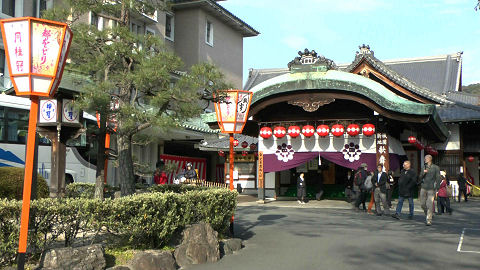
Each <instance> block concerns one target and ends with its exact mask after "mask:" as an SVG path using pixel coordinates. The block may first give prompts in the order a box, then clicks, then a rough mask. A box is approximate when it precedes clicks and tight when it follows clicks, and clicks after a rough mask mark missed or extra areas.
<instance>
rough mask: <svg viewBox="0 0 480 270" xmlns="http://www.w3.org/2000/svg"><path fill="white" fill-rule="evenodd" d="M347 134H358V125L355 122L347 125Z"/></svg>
mask: <svg viewBox="0 0 480 270" xmlns="http://www.w3.org/2000/svg"><path fill="white" fill-rule="evenodd" d="M347 134H348V135H350V136H357V135H358V134H360V127H359V126H358V125H357V124H350V125H348V126H347Z"/></svg>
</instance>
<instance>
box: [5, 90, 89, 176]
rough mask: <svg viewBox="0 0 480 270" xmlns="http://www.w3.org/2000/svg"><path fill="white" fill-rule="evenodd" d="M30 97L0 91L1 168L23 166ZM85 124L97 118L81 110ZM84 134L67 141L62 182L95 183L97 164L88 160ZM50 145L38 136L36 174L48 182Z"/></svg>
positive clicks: (87, 147)
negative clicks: (0, 92) (63, 180)
mask: <svg viewBox="0 0 480 270" xmlns="http://www.w3.org/2000/svg"><path fill="white" fill-rule="evenodd" d="M29 113H30V99H28V98H22V97H16V96H9V95H4V94H0V167H5V166H8V167H24V166H25V143H26V139H27V130H28V117H29ZM83 119H84V123H83V124H84V125H86V123H87V121H88V122H89V123H95V121H96V118H95V117H94V116H92V115H90V114H88V113H85V112H84V113H83ZM86 137H87V136H86V134H82V135H80V136H79V137H78V138H77V139H75V140H70V141H69V142H67V155H66V170H65V181H66V182H67V183H72V182H89V183H95V173H96V166H95V165H94V164H95V163H94V161H92V160H88V159H89V158H88V155H87V153H88V149H89V147H90V145H89V144H88V143H87V138H86ZM50 168H51V146H50V141H49V140H47V139H46V138H40V140H39V147H38V173H39V175H42V176H43V177H44V178H45V179H46V180H47V183H48V184H50Z"/></svg>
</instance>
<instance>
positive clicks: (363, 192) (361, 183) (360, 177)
mask: <svg viewBox="0 0 480 270" xmlns="http://www.w3.org/2000/svg"><path fill="white" fill-rule="evenodd" d="M366 170H367V164H366V163H362V165H361V166H360V167H359V168H358V171H357V173H355V177H354V180H353V181H354V182H355V185H357V186H358V188H359V189H360V192H359V194H358V195H357V198H356V200H355V205H354V206H355V210H360V208H359V207H360V204H362V205H363V211H367V208H366V207H365V201H366V199H367V195H368V191H367V189H366V188H365V179H366V178H367V171H366Z"/></svg>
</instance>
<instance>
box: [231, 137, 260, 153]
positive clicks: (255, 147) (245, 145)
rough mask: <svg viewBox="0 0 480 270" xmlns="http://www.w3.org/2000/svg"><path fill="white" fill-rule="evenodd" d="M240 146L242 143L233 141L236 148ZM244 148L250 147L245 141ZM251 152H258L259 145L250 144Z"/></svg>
mask: <svg viewBox="0 0 480 270" xmlns="http://www.w3.org/2000/svg"><path fill="white" fill-rule="evenodd" d="M239 144H240V142H239V141H238V140H237V139H235V140H233V146H234V147H237V146H238V145H239ZM242 147H243V148H247V147H248V142H246V141H243V142H242ZM250 150H252V151H255V150H257V145H256V144H254V143H252V144H250Z"/></svg>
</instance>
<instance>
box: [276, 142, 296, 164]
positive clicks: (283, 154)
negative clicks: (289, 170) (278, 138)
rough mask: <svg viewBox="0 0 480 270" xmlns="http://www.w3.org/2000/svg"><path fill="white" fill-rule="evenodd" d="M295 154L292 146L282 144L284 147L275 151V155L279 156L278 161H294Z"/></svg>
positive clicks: (281, 146)
mask: <svg viewBox="0 0 480 270" xmlns="http://www.w3.org/2000/svg"><path fill="white" fill-rule="evenodd" d="M294 153H295V151H294V150H293V148H292V146H291V145H287V144H286V143H282V145H279V146H277V151H275V155H277V158H278V160H280V161H283V162H288V161H289V160H292V159H293V155H294Z"/></svg>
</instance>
